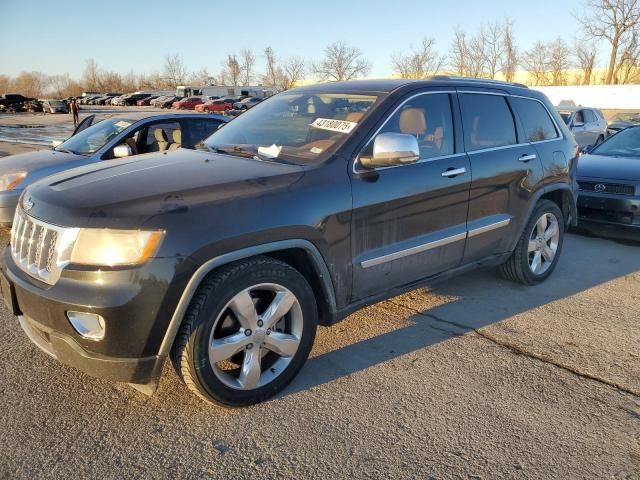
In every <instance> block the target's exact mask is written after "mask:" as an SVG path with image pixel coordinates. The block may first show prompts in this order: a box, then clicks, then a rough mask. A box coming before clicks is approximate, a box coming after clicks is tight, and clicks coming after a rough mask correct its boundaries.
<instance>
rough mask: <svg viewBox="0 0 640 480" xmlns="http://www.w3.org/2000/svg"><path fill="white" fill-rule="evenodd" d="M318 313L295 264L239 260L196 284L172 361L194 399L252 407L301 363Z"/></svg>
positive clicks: (278, 387)
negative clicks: (196, 396) (193, 394)
mask: <svg viewBox="0 0 640 480" xmlns="http://www.w3.org/2000/svg"><path fill="white" fill-rule="evenodd" d="M283 312H284V313H283ZM317 318H318V314H317V306H316V300H315V296H314V294H313V290H312V289H311V287H310V286H309V283H308V282H307V280H306V278H305V277H304V276H303V275H302V274H300V273H299V272H298V271H297V270H295V269H294V268H292V267H291V266H289V265H288V264H286V263H284V262H281V261H279V260H275V259H272V258H269V257H256V258H253V259H249V260H245V261H241V262H238V263H234V264H231V265H229V266H226V267H223V268H222V269H221V270H219V271H217V272H215V273H213V274H212V275H210V276H209V277H207V278H206V279H205V280H204V281H203V283H202V285H200V287H199V289H198V291H197V292H196V294H195V295H194V297H193V299H192V301H191V305H190V306H189V308H188V310H187V313H186V315H185V318H184V320H183V324H182V326H181V328H180V331H179V332H178V335H177V337H176V341H175V344H174V346H173V349H172V351H171V359H172V362H173V365H174V367H175V369H176V371H177V372H178V375H179V376H180V377H181V378H182V380H183V381H184V383H185V384H186V385H187V387H188V388H189V390H191V391H192V392H193V393H195V394H196V395H198V396H199V397H200V398H202V399H204V400H206V401H208V402H215V403H219V404H222V405H226V406H233V407H239V406H246V405H252V404H255V403H259V402H262V401H264V400H266V399H268V398H270V397H272V396H274V395H276V394H277V393H278V392H280V391H281V390H282V389H284V388H285V387H286V386H287V385H288V384H289V382H291V380H293V378H294V377H295V376H296V374H297V373H298V372H299V370H300V368H302V365H303V364H304V362H305V361H306V359H307V357H308V356H309V352H310V351H311V347H312V346H313V341H314V339H315V334H316V326H317V322H318V320H317Z"/></svg>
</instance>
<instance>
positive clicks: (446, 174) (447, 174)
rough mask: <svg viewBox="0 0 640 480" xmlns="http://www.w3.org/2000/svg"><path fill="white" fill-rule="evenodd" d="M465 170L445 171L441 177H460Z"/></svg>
mask: <svg viewBox="0 0 640 480" xmlns="http://www.w3.org/2000/svg"><path fill="white" fill-rule="evenodd" d="M466 172H467V169H466V168H464V167H463V168H453V169H451V170H445V171H444V172H442V176H443V177H455V176H456V175H462V174H463V173H466Z"/></svg>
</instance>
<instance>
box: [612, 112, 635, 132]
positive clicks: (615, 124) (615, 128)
mask: <svg viewBox="0 0 640 480" xmlns="http://www.w3.org/2000/svg"><path fill="white" fill-rule="evenodd" d="M636 125H640V112H624V113H618V114H616V115H615V116H614V117H613V118H612V119H611V122H610V123H609V125H608V126H607V135H613V134H615V133H618V132H619V131H620V130H624V129H625V128H627V127H634V126H636Z"/></svg>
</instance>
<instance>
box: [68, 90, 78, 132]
mask: <svg viewBox="0 0 640 480" xmlns="http://www.w3.org/2000/svg"><path fill="white" fill-rule="evenodd" d="M69 110H71V113H72V114H73V126H74V127H77V126H78V123H80V116H79V115H78V102H77V101H76V99H75V97H74V98H72V99H71V104H70V105H69Z"/></svg>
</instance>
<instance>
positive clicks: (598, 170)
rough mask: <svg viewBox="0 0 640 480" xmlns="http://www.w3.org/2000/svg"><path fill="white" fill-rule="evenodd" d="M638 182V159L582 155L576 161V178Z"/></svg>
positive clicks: (639, 179) (639, 166)
mask: <svg viewBox="0 0 640 480" xmlns="http://www.w3.org/2000/svg"><path fill="white" fill-rule="evenodd" d="M581 177H592V178H599V179H610V180H621V181H624V180H626V181H632V182H637V181H640V158H627V157H606V156H603V155H582V156H581V157H580V159H579V160H578V178H581Z"/></svg>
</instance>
